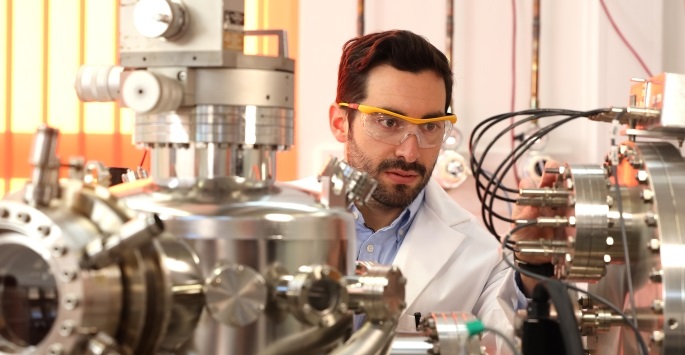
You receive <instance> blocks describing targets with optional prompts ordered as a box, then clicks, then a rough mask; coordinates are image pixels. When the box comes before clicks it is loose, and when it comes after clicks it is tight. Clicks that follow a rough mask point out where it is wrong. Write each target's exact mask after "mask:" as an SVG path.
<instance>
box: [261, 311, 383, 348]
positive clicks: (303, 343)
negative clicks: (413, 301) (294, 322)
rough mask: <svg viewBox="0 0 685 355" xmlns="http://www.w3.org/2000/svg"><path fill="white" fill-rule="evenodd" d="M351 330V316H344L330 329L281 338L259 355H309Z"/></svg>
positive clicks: (306, 331)
mask: <svg viewBox="0 0 685 355" xmlns="http://www.w3.org/2000/svg"><path fill="white" fill-rule="evenodd" d="M351 328H352V315H351V314H349V315H345V316H343V317H342V318H340V319H339V320H338V322H336V323H334V324H333V325H332V326H330V327H311V328H308V329H306V330H304V331H302V332H299V333H294V334H292V335H290V336H287V337H284V338H281V339H279V340H277V341H275V342H273V343H271V345H269V346H268V347H267V348H266V349H264V351H263V352H262V353H261V355H276V354H278V355H290V354H292V355H295V354H304V353H310V354H311V353H316V352H317V351H324V350H325V349H328V348H330V347H331V345H332V344H334V343H336V342H338V341H339V340H341V339H343V338H344V336H345V335H346V334H347V332H348V331H349V329H351ZM391 334H392V332H391Z"/></svg>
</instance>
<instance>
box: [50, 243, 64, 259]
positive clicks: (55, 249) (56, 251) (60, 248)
mask: <svg viewBox="0 0 685 355" xmlns="http://www.w3.org/2000/svg"><path fill="white" fill-rule="evenodd" d="M50 251H51V253H52V256H54V257H55V258H59V257H60V256H62V255H64V254H66V253H67V248H66V247H65V246H64V245H53V246H52V248H50Z"/></svg>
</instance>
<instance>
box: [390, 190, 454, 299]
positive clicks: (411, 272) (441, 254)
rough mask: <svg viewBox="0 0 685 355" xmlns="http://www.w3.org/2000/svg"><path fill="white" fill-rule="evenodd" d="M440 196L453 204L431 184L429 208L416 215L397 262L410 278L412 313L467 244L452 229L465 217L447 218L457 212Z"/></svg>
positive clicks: (409, 296) (406, 291)
mask: <svg viewBox="0 0 685 355" xmlns="http://www.w3.org/2000/svg"><path fill="white" fill-rule="evenodd" d="M431 185H434V186H431ZM435 188H437V189H439V191H436V190H435ZM440 194H444V195H445V196H446V197H447V199H448V201H449V202H451V203H453V201H451V200H449V199H450V198H449V196H447V194H446V193H445V192H444V190H442V188H441V187H440V186H439V185H437V183H434V182H433V181H432V182H431V183H429V185H428V187H427V189H426V204H425V205H424V206H422V208H420V209H419V211H418V213H417V214H416V218H415V219H414V222H413V223H412V226H411V228H410V229H409V231H408V232H407V235H406V236H405V238H404V242H403V243H402V246H401V247H400V250H399V251H398V253H397V256H396V257H395V261H394V262H393V264H394V265H396V266H398V267H399V268H400V271H401V272H402V274H403V275H404V276H405V277H406V278H407V285H406V288H405V302H406V304H407V309H412V305H413V303H414V301H416V298H417V297H418V296H419V295H420V294H421V293H422V292H423V290H424V289H425V288H426V286H427V285H428V284H429V283H430V281H431V280H433V279H434V278H435V276H436V275H437V274H438V273H439V272H440V270H441V269H442V268H443V267H444V266H445V264H446V263H447V262H448V260H449V258H450V257H451V256H452V255H453V254H454V251H455V250H456V249H457V248H458V247H459V245H461V243H462V241H463V240H464V235H463V234H462V233H459V232H457V231H455V230H453V229H452V228H451V226H452V225H454V224H456V223H458V222H459V220H463V219H464V216H458V215H455V214H452V215H451V216H449V215H447V216H445V215H444V214H447V213H450V212H452V213H454V210H453V209H451V211H450V209H446V208H449V207H451V206H448V205H445V204H443V203H441V200H443V199H442V198H441V197H442V196H438V195H440ZM441 212H443V213H441ZM441 214H443V215H441ZM445 219H447V221H446V220H445Z"/></svg>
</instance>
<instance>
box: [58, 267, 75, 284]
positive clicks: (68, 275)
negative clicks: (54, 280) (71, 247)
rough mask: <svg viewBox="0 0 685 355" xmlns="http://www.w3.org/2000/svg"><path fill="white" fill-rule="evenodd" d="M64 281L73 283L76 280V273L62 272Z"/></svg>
mask: <svg viewBox="0 0 685 355" xmlns="http://www.w3.org/2000/svg"><path fill="white" fill-rule="evenodd" d="M61 278H62V281H64V282H71V281H74V280H75V279H76V271H74V270H64V271H62V277H61Z"/></svg>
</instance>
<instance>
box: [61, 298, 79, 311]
mask: <svg viewBox="0 0 685 355" xmlns="http://www.w3.org/2000/svg"><path fill="white" fill-rule="evenodd" d="M76 307H78V297H76V295H67V296H66V297H64V308H66V309H68V310H72V309H74V308H76Z"/></svg>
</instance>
